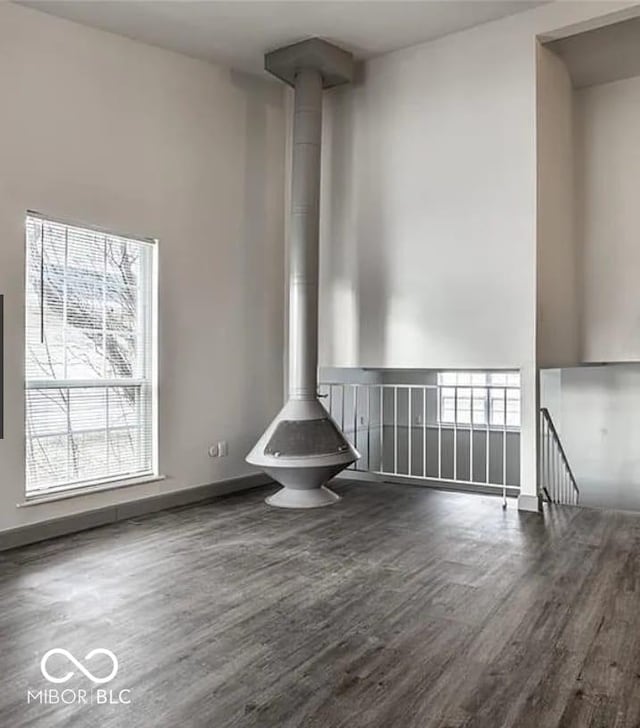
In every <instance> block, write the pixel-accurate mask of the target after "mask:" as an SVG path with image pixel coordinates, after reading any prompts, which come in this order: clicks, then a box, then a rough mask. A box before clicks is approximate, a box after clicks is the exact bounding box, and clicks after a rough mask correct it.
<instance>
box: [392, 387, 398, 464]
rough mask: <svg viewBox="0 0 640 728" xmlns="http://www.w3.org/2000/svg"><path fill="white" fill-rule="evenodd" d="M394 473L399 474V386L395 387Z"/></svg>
mask: <svg viewBox="0 0 640 728" xmlns="http://www.w3.org/2000/svg"><path fill="white" fill-rule="evenodd" d="M393 474H394V475H397V474H398V387H397V385H394V387H393Z"/></svg>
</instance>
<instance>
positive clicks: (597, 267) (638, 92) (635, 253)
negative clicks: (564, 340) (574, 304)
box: [576, 77, 640, 362]
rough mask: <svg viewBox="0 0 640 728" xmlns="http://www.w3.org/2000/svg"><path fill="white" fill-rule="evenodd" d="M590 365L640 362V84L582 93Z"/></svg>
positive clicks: (580, 149) (581, 199) (580, 154)
mask: <svg viewBox="0 0 640 728" xmlns="http://www.w3.org/2000/svg"><path fill="white" fill-rule="evenodd" d="M576 99H577V106H576V109H577V119H576V122H577V135H576V138H577V159H578V164H579V175H578V179H579V180H580V182H581V184H580V185H579V188H578V203H579V211H580V212H579V215H580V220H581V245H582V277H583V280H584V283H583V285H584V291H583V299H582V305H583V309H584V319H583V329H582V338H583V356H584V360H585V361H590V362H602V361H638V360H640V295H638V290H639V285H638V281H639V280H640V244H639V231H640V205H639V204H638V190H639V189H640V77H639V78H631V79H627V80H624V81H617V82H615V83H609V84H605V85H600V86H593V87H591V88H586V89H582V90H580V91H578V92H577V93H576Z"/></svg>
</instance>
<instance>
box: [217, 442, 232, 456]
mask: <svg viewBox="0 0 640 728" xmlns="http://www.w3.org/2000/svg"><path fill="white" fill-rule="evenodd" d="M228 454H229V448H228V446H227V441H226V440H220V442H219V443H218V457H219V458H225V457H227V455H228Z"/></svg>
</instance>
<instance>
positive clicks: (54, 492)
mask: <svg viewBox="0 0 640 728" xmlns="http://www.w3.org/2000/svg"><path fill="white" fill-rule="evenodd" d="M165 478H166V476H165V475H141V476H139V477H137V478H127V479H125V480H112V481H103V482H101V483H99V484H96V485H79V486H65V487H62V488H52V489H51V490H48V491H46V492H43V493H33V494H31V495H27V496H26V497H25V499H24V501H22V503H17V504H16V507H17V508H28V507H29V506H37V505H41V504H43V503H55V502H56V501H61V500H67V499H68V498H76V497H79V496H83V495H93V494H94V493H104V492H106V491H111V490H119V489H120V488H129V487H130V486H133V485H144V484H146V483H157V482H160V481H161V480H165Z"/></svg>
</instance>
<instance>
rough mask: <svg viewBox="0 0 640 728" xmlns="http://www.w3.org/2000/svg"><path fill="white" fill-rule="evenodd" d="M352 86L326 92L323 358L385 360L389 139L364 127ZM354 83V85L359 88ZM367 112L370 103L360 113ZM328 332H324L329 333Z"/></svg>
mask: <svg viewBox="0 0 640 728" xmlns="http://www.w3.org/2000/svg"><path fill="white" fill-rule="evenodd" d="M362 73H363V70H362V67H359V68H358V69H357V73H356V79H355V80H354V83H353V85H352V86H349V87H344V88H341V87H338V88H336V89H333V90H332V91H330V92H328V93H326V96H325V114H324V119H325V121H324V139H323V151H324V153H323V164H324V167H323V184H322V191H323V200H322V216H321V219H322V222H323V225H322V226H321V227H322V228H323V230H322V231H321V234H322V239H321V248H320V264H321V295H322V299H321V309H320V317H321V342H322V347H323V351H321V361H331V362H340V363H343V364H345V365H349V364H352V363H354V362H357V361H369V362H371V361H376V362H379V363H380V365H384V361H385V353H386V346H387V342H386V321H387V302H388V290H387V288H388V281H387V268H386V266H385V251H389V250H392V249H393V240H391V239H389V235H388V226H387V225H386V220H385V199H386V196H385V194H384V189H383V187H384V179H385V174H384V170H383V154H382V151H381V149H382V142H381V139H380V138H379V135H378V134H377V133H376V130H377V129H378V128H379V127H378V126H376V125H375V124H367V125H366V126H362V128H360V127H358V133H357V134H356V125H357V121H358V119H357V114H356V98H355V97H356V96H358V95H359V94H362V93H364V90H363V88H362V83H363V80H362ZM354 87H355V88H354ZM361 113H363V114H367V113H368V112H367V108H366V104H365V108H364V110H363V111H362V112H361ZM323 334H324V335H323Z"/></svg>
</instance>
